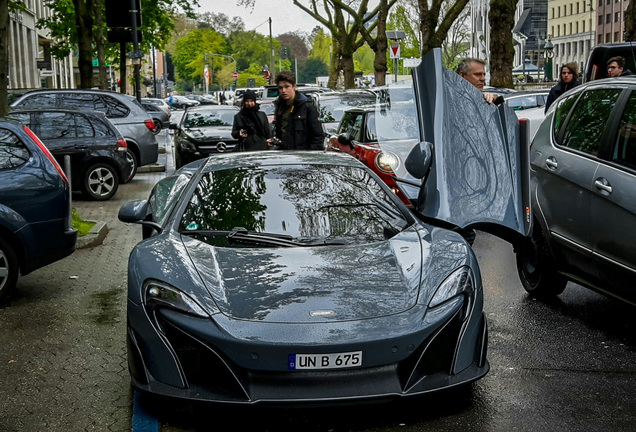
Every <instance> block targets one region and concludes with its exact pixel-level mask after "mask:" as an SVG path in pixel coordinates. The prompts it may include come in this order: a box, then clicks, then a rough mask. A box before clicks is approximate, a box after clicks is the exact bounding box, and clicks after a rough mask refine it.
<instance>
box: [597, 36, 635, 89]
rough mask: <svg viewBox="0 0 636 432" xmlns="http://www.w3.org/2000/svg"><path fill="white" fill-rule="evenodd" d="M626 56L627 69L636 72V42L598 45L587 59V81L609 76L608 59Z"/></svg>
mask: <svg viewBox="0 0 636 432" xmlns="http://www.w3.org/2000/svg"><path fill="white" fill-rule="evenodd" d="M616 56H621V57H624V58H625V69H629V70H631V71H632V72H633V73H636V42H623V43H613V44H603V45H596V46H595V47H594V48H593V49H592V52H591V53H590V56H589V58H588V60H587V67H586V68H585V81H586V82H587V81H594V80H597V79H603V78H607V77H608V75H607V61H608V60H609V59H611V58H612V57H616Z"/></svg>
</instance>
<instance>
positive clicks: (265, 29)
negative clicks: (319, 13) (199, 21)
mask: <svg viewBox="0 0 636 432" xmlns="http://www.w3.org/2000/svg"><path fill="white" fill-rule="evenodd" d="M199 4H200V5H201V7H200V8H199V9H198V11H197V13H205V12H214V13H224V14H225V15H227V16H229V17H230V18H231V17H234V16H239V17H241V18H242V19H243V22H244V23H245V30H256V31H257V32H258V33H261V34H263V35H266V36H269V22H268V19H269V18H270V17H271V18H272V35H273V36H274V37H276V36H278V35H279V34H282V33H287V32H292V31H297V30H300V31H303V32H306V33H310V32H311V30H312V29H313V28H314V27H315V26H317V25H318V21H316V20H315V19H313V18H312V17H310V16H309V15H308V14H306V13H305V12H304V11H302V10H301V9H300V8H299V7H298V6H295V5H294V3H293V1H292V0H256V5H255V6H254V9H253V10H252V9H248V8H244V7H242V6H237V5H236V0H199Z"/></svg>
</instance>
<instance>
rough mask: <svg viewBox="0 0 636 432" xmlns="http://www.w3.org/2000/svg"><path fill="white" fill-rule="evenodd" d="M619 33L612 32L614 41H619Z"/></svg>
mask: <svg viewBox="0 0 636 432" xmlns="http://www.w3.org/2000/svg"><path fill="white" fill-rule="evenodd" d="M620 38H621V36H620V33H619V32H614V42H620Z"/></svg>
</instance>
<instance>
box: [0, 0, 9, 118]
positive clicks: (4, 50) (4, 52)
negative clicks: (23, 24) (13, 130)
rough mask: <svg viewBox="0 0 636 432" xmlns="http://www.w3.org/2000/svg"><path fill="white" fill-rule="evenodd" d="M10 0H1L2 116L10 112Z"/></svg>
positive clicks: (0, 61) (0, 112) (0, 71)
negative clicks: (8, 76)
mask: <svg viewBox="0 0 636 432" xmlns="http://www.w3.org/2000/svg"><path fill="white" fill-rule="evenodd" d="M8 30H9V2H8V0H0V117H4V116H6V115H7V113H8V112H9V104H8V102H7V87H8V86H9V81H8V80H7V73H8V72H9V71H8V69H9V43H8V42H9V40H8V39H9V37H8V36H9V31H8Z"/></svg>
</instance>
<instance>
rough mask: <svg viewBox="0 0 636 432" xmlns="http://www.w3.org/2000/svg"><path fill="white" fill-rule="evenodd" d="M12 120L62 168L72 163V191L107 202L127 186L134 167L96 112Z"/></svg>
mask: <svg viewBox="0 0 636 432" xmlns="http://www.w3.org/2000/svg"><path fill="white" fill-rule="evenodd" d="M11 117H14V118H16V119H18V120H20V121H21V122H22V123H24V124H25V125H27V126H28V127H29V128H30V129H31V130H32V131H33V132H34V133H35V134H36V135H37V136H38V138H40V139H41V140H42V141H43V142H44V144H45V145H46V147H47V148H48V149H49V150H50V151H51V153H52V154H53V156H55V159H56V160H57V162H58V163H59V164H60V165H61V166H64V156H66V155H68V156H70V159H71V185H72V187H73V190H76V191H81V192H82V194H83V195H84V196H85V197H86V198H89V199H93V200H99V201H103V200H107V199H110V198H111V197H113V195H115V193H116V192H117V189H118V187H119V184H120V183H126V182H127V181H128V179H129V178H130V176H131V175H132V169H133V166H132V164H131V163H130V160H129V159H128V158H127V157H126V149H127V146H126V140H124V137H123V136H122V135H121V134H120V133H119V131H118V130H117V129H116V128H115V126H113V124H112V123H111V122H110V121H109V120H108V119H107V118H106V116H105V115H104V113H101V112H99V111H82V112H80V111H75V110H63V109H57V110H53V109H52V110H48V109H47V110H15V111H12V112H11Z"/></svg>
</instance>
